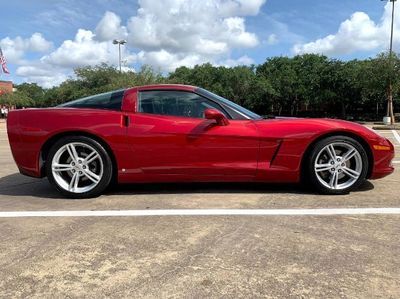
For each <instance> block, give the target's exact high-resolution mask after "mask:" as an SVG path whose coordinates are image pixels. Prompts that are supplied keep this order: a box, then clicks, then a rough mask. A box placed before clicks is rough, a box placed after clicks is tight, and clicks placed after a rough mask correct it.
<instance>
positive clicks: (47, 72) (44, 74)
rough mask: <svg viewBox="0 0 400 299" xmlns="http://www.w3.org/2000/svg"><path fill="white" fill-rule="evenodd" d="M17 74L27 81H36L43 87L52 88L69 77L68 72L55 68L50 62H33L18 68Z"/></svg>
mask: <svg viewBox="0 0 400 299" xmlns="http://www.w3.org/2000/svg"><path fill="white" fill-rule="evenodd" d="M16 74H17V75H18V76H20V77H22V78H24V81H26V82H34V83H37V84H39V85H40V86H42V87H45V88H50V87H52V86H55V85H59V84H60V83H62V82H63V81H65V80H66V79H67V78H68V74H66V72H65V71H64V72H63V71H61V70H57V69H54V67H52V66H51V65H49V64H47V65H46V64H42V63H33V64H29V65H23V66H20V67H18V68H17V71H16Z"/></svg>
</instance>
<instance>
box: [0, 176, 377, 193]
mask: <svg viewBox="0 0 400 299" xmlns="http://www.w3.org/2000/svg"><path fill="white" fill-rule="evenodd" d="M372 189H374V185H373V184H372V183H371V182H370V181H366V182H365V183H364V184H363V185H362V186H361V187H360V188H358V190H356V191H353V192H365V191H369V190H372ZM184 193H192V194H196V193H222V194H230V193H231V194H240V193H266V194H268V193H270V194H280V193H287V194H309V195H316V194H317V193H316V192H314V191H313V190H311V189H308V188H306V187H304V186H302V185H301V184H266V183H146V184H123V185H117V186H113V187H110V188H109V189H108V190H107V191H106V192H105V193H104V195H105V196H114V195H135V194H141V195H142V194H184ZM0 195H4V196H32V197H39V198H52V199H65V198H63V197H62V196H61V195H60V194H59V193H58V192H57V191H56V190H55V189H54V188H53V187H52V186H51V185H50V183H49V182H48V181H47V179H46V178H43V179H36V178H30V177H26V176H23V175H21V174H19V173H14V174H11V175H8V176H5V177H1V178H0Z"/></svg>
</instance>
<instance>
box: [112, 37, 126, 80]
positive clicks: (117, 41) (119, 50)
mask: <svg viewBox="0 0 400 299" xmlns="http://www.w3.org/2000/svg"><path fill="white" fill-rule="evenodd" d="M113 44H114V45H118V53H119V56H118V65H119V72H121V70H122V69H121V63H122V62H121V45H125V44H126V40H124V39H114V40H113Z"/></svg>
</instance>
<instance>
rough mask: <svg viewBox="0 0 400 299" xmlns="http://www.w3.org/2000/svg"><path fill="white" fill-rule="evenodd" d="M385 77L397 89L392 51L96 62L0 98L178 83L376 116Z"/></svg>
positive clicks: (251, 100) (25, 99)
mask: <svg viewBox="0 0 400 299" xmlns="http://www.w3.org/2000/svg"><path fill="white" fill-rule="evenodd" d="M389 80H391V81H392V85H393V91H394V98H395V99H396V98H397V97H398V95H399V93H400V59H399V57H398V56H396V55H394V56H393V60H392V64H389V59H388V55H387V54H380V55H378V56H377V57H375V58H370V59H366V60H351V61H340V60H336V59H329V58H328V57H326V56H322V55H314V54H305V55H299V56H295V57H291V58H290V57H284V56H282V57H272V58H268V59H267V60H266V61H265V62H264V63H262V64H260V65H257V66H254V65H253V66H236V67H232V68H228V67H224V66H213V65H212V64H209V63H206V64H202V65H196V66H195V67H193V68H187V67H179V68H177V69H176V70H175V71H174V72H172V73H170V74H168V75H163V74H161V73H158V72H156V71H154V70H153V69H151V68H150V67H148V66H143V67H142V68H141V69H140V70H139V71H138V72H133V71H128V72H122V73H120V72H119V71H118V70H117V69H116V68H114V67H112V66H110V65H107V64H101V65H97V66H92V67H91V66H89V67H81V68H77V69H75V76H74V77H73V78H70V79H68V80H66V81H65V82H63V83H62V84H60V85H59V86H56V87H53V88H50V89H43V88H41V87H40V86H38V85H37V84H35V83H22V84H19V85H17V86H16V88H17V91H16V92H14V93H13V94H3V95H1V96H0V104H6V103H7V104H10V105H17V106H19V107H47V106H54V105H58V104H60V103H63V102H66V101H70V100H74V99H77V98H81V97H85V96H89V95H93V94H97V93H101V92H106V91H111V90H117V89H121V88H127V87H132V86H140V85H147V84H156V83H179V84H189V85H195V86H199V87H203V88H205V89H208V90H210V91H212V92H214V93H217V94H219V95H221V96H223V97H226V98H228V99H230V100H232V101H234V102H236V103H238V104H240V105H243V106H245V107H247V108H249V109H251V110H254V111H255V112H257V113H259V114H264V115H265V114H271V113H274V114H279V115H307V116H335V117H342V118H346V117H349V116H351V115H357V114H359V115H361V114H363V115H371V117H374V116H375V117H378V116H379V117H380V116H382V115H383V113H384V109H385V103H386V99H387V86H388V82H389Z"/></svg>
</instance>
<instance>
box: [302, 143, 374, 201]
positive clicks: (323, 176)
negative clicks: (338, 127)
mask: <svg viewBox="0 0 400 299" xmlns="http://www.w3.org/2000/svg"><path fill="white" fill-rule="evenodd" d="M307 166H308V178H309V180H310V182H311V183H312V184H313V185H314V186H315V187H316V188H317V189H318V191H320V192H321V193H324V194H347V193H348V192H350V191H351V190H354V189H355V188H357V187H358V186H360V185H361V184H362V183H363V182H364V181H365V179H366V176H367V171H368V156H367V153H366V151H365V149H364V148H363V146H362V145H361V144H360V143H359V142H358V141H356V140H355V139H353V138H350V137H347V136H332V137H328V138H325V139H323V140H321V141H319V142H318V143H317V144H316V145H315V146H314V148H313V149H312V151H311V154H310V156H309V159H308V165H307Z"/></svg>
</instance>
